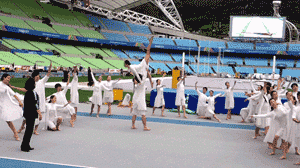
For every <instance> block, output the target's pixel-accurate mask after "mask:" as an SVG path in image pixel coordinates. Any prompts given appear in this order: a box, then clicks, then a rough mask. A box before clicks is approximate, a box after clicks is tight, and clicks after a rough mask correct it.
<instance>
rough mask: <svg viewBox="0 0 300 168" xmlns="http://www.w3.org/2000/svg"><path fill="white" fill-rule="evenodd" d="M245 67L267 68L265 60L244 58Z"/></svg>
mask: <svg viewBox="0 0 300 168" xmlns="http://www.w3.org/2000/svg"><path fill="white" fill-rule="evenodd" d="M245 63H246V65H254V66H268V60H267V59H257V58H245Z"/></svg>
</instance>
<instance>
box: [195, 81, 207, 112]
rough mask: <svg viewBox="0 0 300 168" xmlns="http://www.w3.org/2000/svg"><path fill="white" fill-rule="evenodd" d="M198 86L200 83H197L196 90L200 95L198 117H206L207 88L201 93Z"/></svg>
mask: <svg viewBox="0 0 300 168" xmlns="http://www.w3.org/2000/svg"><path fill="white" fill-rule="evenodd" d="M197 84H198V82H196V83H195V90H196V91H197V93H198V104H197V115H198V116H205V113H206V108H207V104H206V99H207V96H206V92H207V87H203V93H201V92H200V91H199V90H198V88H197Z"/></svg>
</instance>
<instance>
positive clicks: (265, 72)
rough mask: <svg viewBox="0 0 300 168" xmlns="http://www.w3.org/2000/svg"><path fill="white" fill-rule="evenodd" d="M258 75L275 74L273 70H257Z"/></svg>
mask: <svg viewBox="0 0 300 168" xmlns="http://www.w3.org/2000/svg"><path fill="white" fill-rule="evenodd" d="M256 70H257V73H262V74H271V73H272V72H273V69H272V68H256Z"/></svg>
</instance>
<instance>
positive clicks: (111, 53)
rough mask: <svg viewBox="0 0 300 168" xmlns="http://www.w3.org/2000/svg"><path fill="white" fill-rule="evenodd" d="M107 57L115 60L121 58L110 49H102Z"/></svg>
mask: <svg viewBox="0 0 300 168" xmlns="http://www.w3.org/2000/svg"><path fill="white" fill-rule="evenodd" d="M101 49H102V50H103V51H104V52H105V53H106V54H107V55H109V56H110V57H114V58H119V57H118V56H117V55H116V54H115V53H113V52H112V51H111V50H110V49H108V48H101Z"/></svg>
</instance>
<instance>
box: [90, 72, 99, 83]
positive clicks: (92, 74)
mask: <svg viewBox="0 0 300 168" xmlns="http://www.w3.org/2000/svg"><path fill="white" fill-rule="evenodd" d="M91 76H92V79H93V81H94V83H95V84H96V82H98V81H96V79H95V77H94V73H93V72H91Z"/></svg>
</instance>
